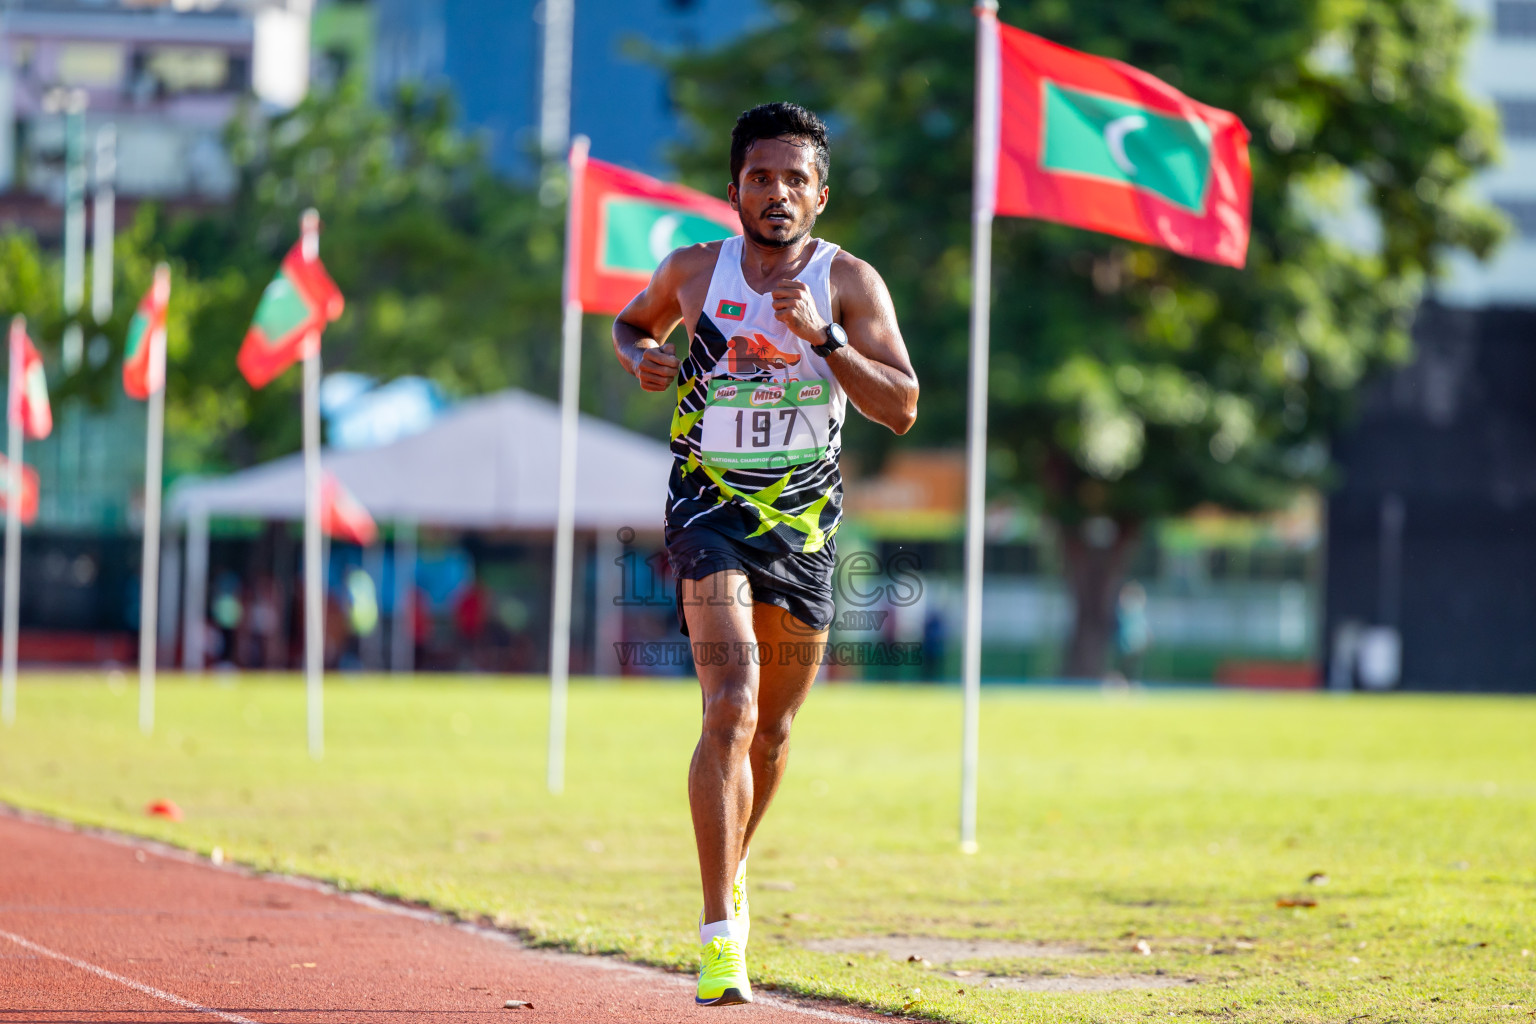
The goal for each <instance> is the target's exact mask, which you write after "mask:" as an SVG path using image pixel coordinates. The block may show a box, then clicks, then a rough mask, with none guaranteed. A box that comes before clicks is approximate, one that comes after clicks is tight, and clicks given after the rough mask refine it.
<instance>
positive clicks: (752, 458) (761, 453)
mask: <svg viewBox="0 0 1536 1024" xmlns="http://www.w3.org/2000/svg"><path fill="white" fill-rule="evenodd" d="M830 397H831V396H830V394H829V393H828V389H827V383H826V381H819V380H808V381H790V382H789V383H785V384H777V383H753V382H737V381H729V380H715V381H711V382H710V389H709V401H708V404H707V405H706V406H705V408H704V424H703V427H704V429H703V434H702V436H701V438H700V442H701V443H700V448H701V450H702V452H703V456H704V461H705V462H708V463H710V464H711V465H715V466H719V467H721V468H725V469H787V468H788V467H790V466H798V465H801V464H803V463H807V462H815V461H816V460H817V459H820V458H821V457H822V456H823V455H825V454H826V451H827V421H828V414H829V411H830V402H829V399H830Z"/></svg>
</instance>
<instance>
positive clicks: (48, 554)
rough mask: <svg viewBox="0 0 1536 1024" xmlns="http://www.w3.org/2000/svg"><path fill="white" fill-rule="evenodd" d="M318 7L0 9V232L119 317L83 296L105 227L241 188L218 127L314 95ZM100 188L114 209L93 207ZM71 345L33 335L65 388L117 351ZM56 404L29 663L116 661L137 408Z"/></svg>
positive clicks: (279, 3)
mask: <svg viewBox="0 0 1536 1024" xmlns="http://www.w3.org/2000/svg"><path fill="white" fill-rule="evenodd" d="M310 13H311V12H310V0H175V2H155V0H137V2H128V0H7V2H4V3H3V4H0V227H3V228H6V229H15V228H21V229H24V230H28V231H30V232H32V233H33V234H35V235H36V236H37V237H38V238H39V239H40V240H41V241H42V242H43V244H44V245H45V246H47V247H49V248H52V249H55V250H57V249H59V248H63V249H65V250H66V251H68V252H72V253H73V255H74V259H73V260H68V259H67V260H66V265H73V266H75V267H77V268H79V269H78V270H77V271H76V277H77V281H78V283H77V285H76V289H75V291H76V299H75V302H77V303H79V304H80V305H78V306H77V307H76V308H77V309H81V310H82V311H83V309H85V308H87V307H95V306H96V305H97V302H99V301H104V302H105V303H106V305H105V307H103V308H99V309H94V310H93V312H96V313H97V314H98V316H97V317H96V319H98V320H99V319H101V318H102V317H101V315H100V314H102V312H103V309H105V310H110V305H111V302H110V298H111V291H110V289H107V290H106V293H105V295H104V296H102V297H100V298H98V297H97V296H94V295H93V296H90V297H89V300H87V298H86V297H85V295H84V292H85V285H86V275H85V272H84V267H85V265H86V263H87V261H88V254H87V253H86V252H85V249H86V247H87V246H90V247H92V248H94V247H95V246H97V245H110V241H111V238H110V234H109V233H108V231H106V230H99V229H101V228H104V227H105V226H106V225H108V224H110V225H111V230H113V231H115V230H116V229H117V228H120V227H122V226H123V225H124V224H126V223H127V222H128V221H129V220H130V219H131V218H132V216H133V214H134V210H135V207H136V206H137V205H138V204H139V203H140V202H142V201H144V200H155V201H158V202H164V203H170V204H173V205H174V204H203V203H210V202H218V201H220V200H222V199H224V198H226V197H228V196H229V195H230V193H231V192H232V191H233V190H234V187H235V174H234V169H233V167H232V165H231V163H230V161H229V158H228V156H227V155H226V153H225V149H224V144H223V137H224V131H225V129H226V127H227V126H228V124H229V122H230V120H231V118H234V117H236V116H238V114H239V112H240V111H241V110H242V109H243V107H244V105H245V104H247V103H251V102H254V103H258V104H261V105H263V106H265V107H267V108H269V109H282V108H287V107H291V106H293V105H294V104H296V103H297V102H298V101H299V100H301V99H302V98H303V96H304V94H305V92H306V91H307V90H308V87H309V66H310V60H309V52H310V41H309V26H310ZM104 195H110V196H112V197H113V203H112V206H106V207H103V208H102V210H101V211H99V212H98V211H96V210H95V209H94V207H95V202H96V198H97V197H98V196H104ZM114 207H115V209H114ZM71 208H72V209H73V210H74V214H73V222H74V224H75V225H76V227H75V228H74V230H69V229H67V228H66V223H67V222H68V221H69V220H70V219H71V217H70V215H69V214H68V213H67V211H68V210H69V209H71ZM103 213H104V214H105V216H104V217H103V216H102V214H103ZM68 276H69V274H68V272H66V277H68ZM92 283H93V284H94V280H93V281H92ZM66 291H68V288H67V287H66ZM65 306H66V309H68V308H69V306H70V302H69V301H68V300H67V299H66V302H65ZM4 312H5V313H6V314H7V315H8V314H9V312H10V311H8V310H7V311H4ZM75 337H76V340H75V341H73V343H71V342H70V341H69V340H68V339H67V338H66V339H61V338H57V337H38V338H37V339H36V340H37V341H38V342H39V347H40V348H41V349H42V351H43V353H44V356H45V359H46V360H47V362H48V369H49V375H50V377H51V378H52V382H53V386H54V388H55V389H56V390H57V389H59V385H60V382H61V380H62V378H64V377H66V376H67V375H68V374H70V373H73V372H74V371H75V370H77V369H79V368H81V367H82V366H88V367H93V368H99V367H100V366H101V365H103V364H104V363H105V362H106V361H107V360H108V359H110V358H111V356H112V353H113V351H114V350H115V345H114V344H113V342H112V341H110V340H109V339H107V338H105V337H86V336H85V335H84V333H83V332H81V333H79V334H77V335H76V336H75ZM58 406H59V407H58V409H57V413H58V415H57V418H56V425H55V430H54V433H53V435H52V436H50V437H49V438H48V439H46V440H44V441H41V442H36V443H33V444H29V445H28V448H27V461H28V462H29V463H30V464H32V465H34V466H35V467H36V468H37V469H38V471H39V474H40V476H41V478H42V482H43V488H42V494H43V498H42V501H41V502H40V509H39V512H40V514H39V520H38V524H37V528H36V529H32V530H28V531H27V533H26V535H25V541H24V555H23V558H22V575H23V581H24V582H23V588H24V589H23V592H24V594H25V595H26V596H25V598H24V600H23V602H22V608H21V619H22V626H23V629H24V638H23V657H25V658H29V659H30V658H62V659H66V660H69V659H73V660H86V659H91V658H98V659H99V658H114V659H117V660H122V659H123V658H124V657H125V654H124V652H128V653H130V654H131V651H132V647H133V644H132V635H131V630H132V629H133V628H134V627H135V626H136V623H137V615H138V610H137V602H138V586H137V584H136V582H135V580H136V578H137V574H138V570H137V568H136V563H137V559H138V546H139V541H138V538H137V536H136V532H137V529H138V524H137V522H136V520H137V517H138V515H139V509H140V508H141V504H140V503H141V501H142V493H143V480H144V462H143V458H144V449H143V437H144V417H145V413H144V407H143V405H142V403H138V402H133V401H129V400H127V399H125V398H124V397H122V395H121V393H120V392H118V391H117V390H116V389H113V390H112V392H111V398H110V400H109V403H108V405H107V406H106V407H105V408H102V409H94V408H89V407H87V406H85V405H84V404H83V403H81V402H80V401H79V400H74V401H69V400H64V401H60V402H59V403H58Z"/></svg>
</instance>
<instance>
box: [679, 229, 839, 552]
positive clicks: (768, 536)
mask: <svg viewBox="0 0 1536 1024" xmlns="http://www.w3.org/2000/svg"><path fill="white" fill-rule="evenodd" d="M815 246H816V247H815V249H814V250H813V251H812V253H811V258H810V260H809V262H807V264H806V266H805V268H804V269H803V270H801V271H800V273H799V274H798V275H796V280H799V281H803V282H804V283H805V284H807V285H809V286H810V289H811V295H812V297H813V299H814V301H815V303H816V309H817V311H818V312H819V313H820V314H821V316H822V318H823V319H824V320H827V321H829V322H830V321H831V320H832V285H831V269H832V259H833V257H834V256H835V255H836V254H837V251H838V247H837V246H835V245H833V244H831V243H830V242H826V241H822V240H821V239H816V240H815ZM742 247H743V241H742V238H741V236H740V235H735V236H733V237H731V238H728V239H726V240H725V241H724V242H722V243H721V245H720V253H719V256H718V257H717V259H716V262H715V269H714V273H713V275H712V276H711V278H710V282H709V293H708V295H707V296H706V297H705V300H704V308H703V311H702V313H701V314H700V316H699V321H698V323H697V324H696V325H695V328H694V334H693V339H692V342H691V344H690V345H689V350H688V355H687V357H686V358H685V359H684V360H683V363H682V367H681V369H680V370H679V373H678V389H677V410H676V412H675V413H674V414H673V418H672V431H671V433H672V452H673V455H674V463H673V472H672V481H671V487H670V488H669V496H668V500H667V517H666V518H667V530H668V532H669V534H670V533H672V532H674V531H677V530H681V529H684V528H687V527H689V526H692V525H694V524H699V525H701V526H707V527H708V528H709V529H712V530H715V531H717V532H720V533H724V534H726V535H727V536H730V537H731V538H732V539H736V540H740V541H742V542H744V543H745V544H747V545H748V546H750V547H757V548H761V549H763V550H764V551H767V552H785V551H788V552H816V551H821V550H822V549H823V548H825V547H827V546H828V545H829V543H830V541H831V538H832V536H833V534H834V533H835V532H836V530H837V526H838V524H839V522H840V521H841V518H842V475H841V473H840V472H839V470H838V464H837V459H838V453H839V452H840V451H841V450H842V426H843V420H844V417H845V415H846V412H847V406H848V398H847V395H846V394H845V393H844V392H843V389H842V386H841V385H839V384H838V382H837V379H836V378H835V377H834V376H833V374H832V371H831V370H830V369H828V367H827V364H826V361H825V360H823V359H822V358H821V357H820V356H818V355H817V354H816V353H815V352H814V351H812V350H811V344H810V343H809V342H807V341H805V340H804V339H803V338H800V337H799V336H798V335H796V334H794V333H793V332H792V331H790V329H789V328H788V327H787V326H785V325H784V324H782V323H780V322H779V321H778V320H776V319H774V315H773V314H774V310H773V296H772V295H771V294H768V293H759V292H755V291H753V290H752V289H751V288H749V287H748V286H747V282H746V278H745V277H744V276H743V275H742V272H741V256H742Z"/></svg>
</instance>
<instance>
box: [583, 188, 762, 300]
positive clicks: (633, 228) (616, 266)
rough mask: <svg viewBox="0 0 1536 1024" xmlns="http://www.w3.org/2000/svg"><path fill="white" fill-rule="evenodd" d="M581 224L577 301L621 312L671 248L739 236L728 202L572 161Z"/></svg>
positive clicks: (643, 285)
mask: <svg viewBox="0 0 1536 1024" xmlns="http://www.w3.org/2000/svg"><path fill="white" fill-rule="evenodd" d="M571 172H572V178H573V189H574V195H575V198H576V202H575V204H573V205H575V206H576V207H577V215H578V217H579V218H580V220H579V230H578V235H579V237H578V239H577V242H576V266H575V270H576V277H577V283H578V286H577V289H576V295H577V296H578V297H579V299H580V302H581V306H582V308H583V309H584V310H586V311H587V312H589V313H618V312H620V311H621V310H623V308H624V307H625V306H627V305H629V300H630V299H633V298H634V297H635V296H636V295H638V294H639V293H640V292H641V290H643V289H644V288H645V286H646V283H647V282H648V281H650V279H651V274H652V272H653V271H655V269H656V268H657V267H658V266H659V265H660V264H661V261H662V260H663V259H664V258H665V257H666V255H667V254H668V253H670V252H671V251H672V250H673V249H677V248H679V247H681V246H685V245H694V244H697V243H699V242H712V241H714V240H715V239H717V238H725V237H727V236H728V235H735V234H740V233H741V220H740V218H738V217H737V216H736V211H735V210H733V209H731V204H730V203H727V202H725V201H724V200H723V199H716V198H714V197H713V196H708V195H705V194H704V193H703V192H699V191H696V190H694V189H691V188H687V187H685V186H682V185H673V184H669V183H668V182H664V181H658V180H657V179H655V178H652V177H650V176H649V175H645V174H640V173H639V172H637V171H630V170H625V169H624V168H622V167H618V166H615V165H614V164H609V163H604V162H603V161H601V160H590V159H584V158H583V159H580V160H573V161H572V168H571Z"/></svg>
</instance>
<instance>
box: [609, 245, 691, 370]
mask: <svg viewBox="0 0 1536 1024" xmlns="http://www.w3.org/2000/svg"><path fill="white" fill-rule="evenodd" d="M704 249H705V247H704V246H702V245H692V246H689V247H687V248H686V249H677V250H674V251H673V252H672V253H671V255H669V256H668V257H667V258H666V259H664V260H662V261H661V266H659V267H657V268H656V272H655V273H654V274H652V275H651V280H650V283H649V284H647V285H646V286H645V290H644V291H643V292H641V293H640V294H639V295H636V296H635V297H634V298H633V299H631V300H630V303H629V305H627V306H625V307H624V311H623V312H622V313H620V314H619V315H618V317H617V318H616V319H615V320H614V321H613V352H614V355H616V356H618V357H619V362H620V363H621V364H623V366H624V369H626V370H628V371H629V372H630V373H631V374H633V375H634V376H636V377H638V378H639V379H640V386H641V387H642V388H644V389H645V390H646V391H665V390H666V389H667V388H669V387H671V385H672V381H673V380H674V379H675V378H676V377H677V370H678V366H679V365H680V361H679V360H678V358H677V354H676V351H675V350H674V349H673V347H672V343H671V342H667V343H666V344H662V340H663V339H665V338H666V337H667V335H669V334H671V333H672V331H673V329H674V328H676V327H677V325H678V324H679V323H681V322H682V321H683V304H682V292H683V290H684V287H685V286H686V284H687V283H688V281H689V280H690V278H691V277H692V276H693V275H694V274H695V273H696V271H697V266H696V265H697V264H698V261H699V257H700V255H701V254H702V253H703V251H704ZM710 265H711V266H712V265H713V263H712V262H711V264H710Z"/></svg>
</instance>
